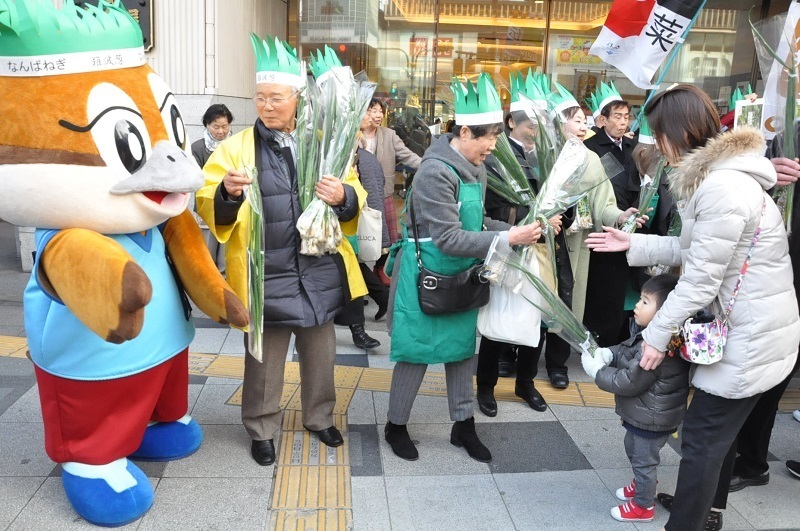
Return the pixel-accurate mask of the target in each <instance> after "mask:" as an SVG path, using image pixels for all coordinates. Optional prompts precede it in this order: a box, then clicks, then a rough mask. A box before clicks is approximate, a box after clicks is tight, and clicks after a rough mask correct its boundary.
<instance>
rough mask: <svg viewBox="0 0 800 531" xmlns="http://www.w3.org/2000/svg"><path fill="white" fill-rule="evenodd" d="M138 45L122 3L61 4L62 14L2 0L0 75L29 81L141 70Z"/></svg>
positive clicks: (24, 1) (27, 1)
mask: <svg viewBox="0 0 800 531" xmlns="http://www.w3.org/2000/svg"><path fill="white" fill-rule="evenodd" d="M142 43H143V40H142V30H141V29H140V28H139V24H138V23H137V22H136V21H135V20H134V19H133V17H131V16H130V15H129V14H128V11H127V10H126V9H125V6H123V5H122V3H121V2H120V0H99V2H98V5H97V6H94V5H91V4H83V6H81V7H78V6H76V5H75V3H74V1H73V0H64V4H63V7H62V8H61V9H58V8H56V7H54V6H53V5H52V4H48V3H43V2H39V1H34V0H0V58H2V60H1V61H0V63H2V66H0V75H4V76H27V77H33V76H44V75H58V74H71V73H77V72H87V71H93V70H110V69H117V68H127V67H133V66H141V65H143V64H144V63H145V60H144V49H143V48H142ZM92 52H96V53H92ZM77 54H82V55H77Z"/></svg>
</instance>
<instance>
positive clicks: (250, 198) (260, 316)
mask: <svg viewBox="0 0 800 531" xmlns="http://www.w3.org/2000/svg"><path fill="white" fill-rule="evenodd" d="M244 172H245V175H247V177H248V178H250V179H252V182H251V183H250V185H249V186H248V187H247V188H246V189H245V192H244V194H245V199H246V201H247V204H248V206H249V207H250V208H249V212H248V216H247V221H248V224H249V227H250V231H249V233H248V238H247V286H248V290H247V307H248V309H249V310H250V329H249V330H248V333H247V351H248V352H249V353H250V355H251V356H253V357H254V358H255V359H257V360H258V361H262V359H263V351H264V344H263V341H264V339H263V333H264V235H263V224H262V220H261V217H262V214H263V208H262V204H261V190H260V189H259V184H258V179H257V178H256V174H257V170H256V168H254V167H247V166H244Z"/></svg>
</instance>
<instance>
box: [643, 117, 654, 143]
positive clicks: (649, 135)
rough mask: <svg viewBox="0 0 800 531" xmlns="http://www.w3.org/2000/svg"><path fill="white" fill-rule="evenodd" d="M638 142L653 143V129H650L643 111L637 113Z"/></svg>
mask: <svg viewBox="0 0 800 531" xmlns="http://www.w3.org/2000/svg"><path fill="white" fill-rule="evenodd" d="M639 143H640V144H655V143H656V142H655V140H654V139H653V131H652V130H651V129H650V124H649V123H647V117H646V116H645V115H644V111H643V112H641V113H639Z"/></svg>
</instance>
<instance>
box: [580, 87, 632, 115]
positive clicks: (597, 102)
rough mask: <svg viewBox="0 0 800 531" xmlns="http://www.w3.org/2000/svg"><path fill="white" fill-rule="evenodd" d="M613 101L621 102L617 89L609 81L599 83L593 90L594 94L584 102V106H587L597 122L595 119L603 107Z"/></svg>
mask: <svg viewBox="0 0 800 531" xmlns="http://www.w3.org/2000/svg"><path fill="white" fill-rule="evenodd" d="M613 101H623V100H622V96H620V94H619V91H618V90H617V87H616V86H614V82H613V81H609V82H608V83H605V82H603V81H601V82H600V84H599V85H598V86H597V88H595V90H594V93H592V94H591V95H590V96H589V98H588V99H587V100H586V104H587V105H588V106H589V110H590V111H592V116H594V119H595V120H597V117H598V116H600V113H602V112H603V109H604V108H605V106H606V105H608V104H609V103H611V102H613Z"/></svg>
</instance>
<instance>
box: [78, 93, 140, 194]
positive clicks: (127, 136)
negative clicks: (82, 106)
mask: <svg viewBox="0 0 800 531" xmlns="http://www.w3.org/2000/svg"><path fill="white" fill-rule="evenodd" d="M86 112H87V118H88V119H89V126H88V128H90V129H91V133H92V138H93V139H94V143H95V146H97V153H98V154H99V155H100V157H102V159H103V161H104V162H105V163H106V166H108V168H109V169H110V170H112V171H113V172H114V173H115V174H116V175H117V178H118V179H124V178H125V177H127V176H128V175H130V174H131V173H133V172H135V171H137V170H139V169H141V167H142V166H144V163H145V162H147V159H148V158H150V153H151V151H152V145H151V143H150V134H149V133H148V131H147V125H145V123H144V119H143V118H142V114H141V112H140V111H139V108H138V107H137V106H136V104H135V103H134V101H133V100H132V99H131V97H130V96H128V95H127V94H126V93H125V92H124V91H123V90H121V89H120V88H119V87H116V86H114V85H112V84H110V83H100V84H98V85H96V86H95V87H94V88H93V89H92V91H91V92H90V93H89V100H88V102H87V105H86Z"/></svg>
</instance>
